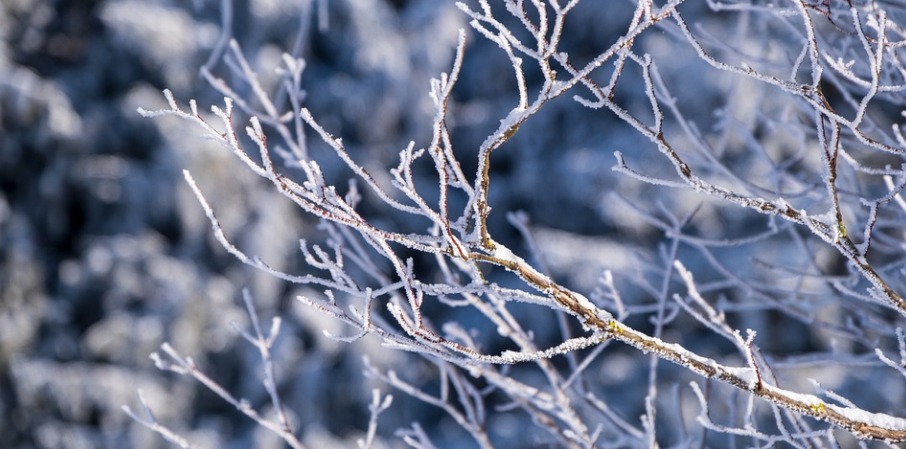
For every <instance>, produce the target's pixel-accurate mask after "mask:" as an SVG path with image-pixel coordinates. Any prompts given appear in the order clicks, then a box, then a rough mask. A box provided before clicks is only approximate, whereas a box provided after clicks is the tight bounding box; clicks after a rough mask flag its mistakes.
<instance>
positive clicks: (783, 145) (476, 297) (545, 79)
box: [106, 0, 906, 448]
mask: <svg viewBox="0 0 906 449" xmlns="http://www.w3.org/2000/svg"><path fill="white" fill-rule="evenodd" d="M133 6H134V5H133ZM207 7H213V5H207ZM219 8H220V9H219V13H220V14H221V16H220V17H221V22H220V23H219V24H216V25H215V24H208V25H209V27H210V28H207V29H206V30H200V31H199V35H200V36H203V37H204V39H206V40H205V42H206V43H205V44H200V46H201V47H206V48H209V49H210V53H209V57H208V58H207V61H206V63H205V64H204V65H203V66H202V68H201V71H200V73H201V77H202V79H204V80H205V81H206V83H207V84H208V85H209V86H211V87H213V88H214V90H215V91H216V92H217V95H218V96H219V97H222V98H223V99H222V100H219V99H216V98H217V97H212V96H211V95H210V94H209V93H197V92H193V89H192V88H191V87H190V84H191V82H190V81H186V80H183V81H185V84H184V85H178V86H173V88H174V91H175V93H174V92H173V91H171V90H165V91H164V96H163V100H164V101H163V102H160V103H159V105H158V106H152V105H153V104H155V103H153V102H154V101H158V102H159V100H151V99H149V100H147V102H145V103H143V104H142V105H141V108H139V112H140V113H141V114H142V115H143V116H145V117H155V120H154V123H155V124H156V125H157V126H158V130H159V131H160V133H161V134H162V135H164V136H165V137H164V139H165V141H166V145H170V146H173V147H176V148H177V150H178V152H179V153H186V154H188V155H187V156H184V158H185V159H184V161H185V163H184V166H186V167H187V170H185V171H184V172H183V174H184V178H185V181H186V185H187V186H188V187H187V189H185V190H184V192H185V196H184V197H183V200H189V199H190V198H189V197H191V200H192V201H193V202H194V203H195V204H200V206H201V207H200V209H199V208H198V207H197V206H196V207H194V214H195V217H194V218H188V217H186V218H183V220H186V221H187V222H188V223H190V224H188V225H186V226H187V227H190V226H194V228H193V229H200V226H204V227H205V228H206V229H209V230H211V231H210V232H207V234H208V236H209V238H210V239H212V240H216V242H217V244H218V245H219V246H217V248H216V249H212V250H211V252H214V253H215V255H213V256H212V257H213V258H215V259H217V258H221V259H220V260H223V259H226V257H224V254H225V253H228V254H229V255H230V256H231V257H232V258H233V259H235V260H238V261H239V262H241V263H242V264H244V266H245V267H246V268H249V267H250V268H252V269H254V270H242V269H239V268H232V269H231V270H233V271H230V272H229V273H232V274H233V275H231V276H226V277H227V278H228V279H229V280H230V281H232V282H235V283H239V282H247V284H248V285H245V287H248V289H247V290H245V291H243V293H242V294H241V295H234V296H241V299H240V300H238V301H236V302H235V303H234V304H232V305H225V302H223V301H221V302H220V303H218V304H219V305H218V306H217V307H209V308H206V307H201V310H199V311H197V312H196V313H201V314H204V315H205V316H207V317H209V319H210V320H211V321H212V322H213V323H215V324H210V325H209V326H211V327H206V328H205V331H204V332H203V333H202V335H200V336H197V337H196V336H194V335H195V334H194V332H199V331H198V330H195V331H190V330H189V327H188V326H182V327H180V328H176V327H174V328H173V329H171V330H170V331H169V332H167V333H168V335H172V338H168V339H167V340H169V343H164V344H163V345H162V346H161V348H160V350H159V351H158V352H155V353H154V354H153V355H152V359H153V360H154V361H155V363H156V365H157V367H158V368H160V369H162V370H164V371H169V372H175V373H178V374H183V375H186V376H189V377H192V378H194V381H195V382H197V383H194V384H193V385H195V387H183V388H195V389H193V390H192V391H197V392H199V393H198V394H199V401H201V400H202V399H204V398H203V397H202V396H201V395H207V396H208V397H207V398H206V399H204V400H206V401H207V400H210V399H211V398H210V395H211V393H213V394H214V396H216V398H215V399H216V400H214V401H211V402H212V403H218V402H217V401H220V402H219V403H220V404H226V406H225V407H226V408H229V409H232V413H233V414H234V415H235V416H240V415H241V416H242V417H243V418H244V420H243V421H240V420H238V419H237V420H235V421H229V422H230V423H234V424H230V425H226V424H220V425H210V424H207V423H205V421H204V419H198V420H199V421H200V425H198V426H195V425H193V424H194V423H190V422H180V421H179V419H180V418H187V417H189V416H191V415H189V416H187V415H185V414H181V412H180V413H171V414H170V416H166V415H167V413H168V407H167V405H166V400H165V399H162V398H164V397H165V394H164V393H162V392H160V391H157V392H148V391H144V389H143V390H142V394H141V401H140V407H135V404H133V406H132V407H127V408H126V410H127V413H128V414H129V415H130V416H131V417H132V418H133V419H134V420H135V421H136V422H137V423H139V424H141V425H144V426H146V427H147V428H150V429H152V430H154V431H156V432H157V433H159V434H160V435H161V436H162V437H163V440H164V441H167V442H170V443H174V444H176V445H178V446H181V447H208V446H212V447H213V446H225V445H227V444H234V445H238V446H249V445H254V446H256V447H283V445H289V446H290V447H294V448H301V447H325V446H347V447H348V446H353V445H357V446H358V447H362V448H367V447H406V446H410V447H421V448H430V447H482V448H489V447H570V448H592V447H601V448H609V447H656V446H660V447H706V446H710V447H853V446H856V445H860V446H862V447H886V446H892V447H895V445H896V444H897V443H898V442H902V441H906V407H904V404H906V334H904V330H903V323H904V322H906V320H904V318H906V301H904V299H903V296H902V295H903V294H904V292H906V235H904V223H906V200H904V198H903V196H902V192H901V191H902V190H903V188H904V187H906V165H904V162H906V138H904V136H903V126H902V123H903V122H904V114H906V112H904V109H903V107H902V105H903V104H906V102H904V97H906V95H904V92H906V68H904V65H903V63H904V61H906V28H904V27H906V7H903V6H901V5H899V4H898V3H897V2H890V1H874V2H869V1H814V2H812V1H787V2H780V3H777V4H774V3H770V2H761V1H755V0H752V1H726V2H721V1H709V2H691V1H681V0H674V1H666V2H663V1H659V2H654V1H638V2H617V1H614V2H597V1H593V0H586V1H584V2H580V1H566V0H560V1H558V0H549V1H541V0H533V1H515V0H514V1H493V2H492V1H480V0H479V1H464V2H460V3H451V2H412V3H407V2H394V3H384V2H379V1H376V0H375V1H353V0H350V1H346V2H340V1H338V2H327V1H317V2H313V3H312V2H299V4H293V5H291V6H290V5H288V4H284V3H281V2H264V1H261V2H255V1H253V2H249V4H248V5H246V6H242V7H241V8H242V9H240V10H235V9H234V8H237V6H236V5H234V4H233V3H232V2H229V1H224V2H222V4H221V5H219ZM246 8H247V9H246ZM123 11H125V9H124V10H122V11H120V10H117V9H116V8H110V9H108V10H107V16H106V17H107V18H108V19H107V20H109V21H110V22H111V23H120V24H122V23H124V22H126V21H124V20H121V19H117V17H120V18H121V17H125V16H118V15H117V14H118V13H122V12H123ZM129 17H131V16H129ZM245 17H249V18H250V19H249V20H248V21H247V22H245V21H243V20H239V19H240V18H245ZM256 20H258V22H256ZM265 23H273V24H281V25H280V26H279V27H278V26H277V25H274V26H273V28H268V27H266V26H261V24H265ZM287 28H289V29H293V32H292V34H290V35H287V34H286V33H284V32H280V31H277V30H278V29H279V30H285V29H287ZM202 31H203V32H202ZM141 38H142V37H141V36H139V39H141ZM178 79H179V78H177V80H178ZM192 97H196V98H199V100H198V101H196V100H190V99H189V98H192ZM142 98H143V99H146V98H150V97H148V96H143V97H142ZM211 104H213V106H210V105H211ZM172 117H177V118H178V119H179V120H173V119H172ZM199 134H202V135H203V136H204V137H205V138H206V139H207V140H203V141H202V140H199V139H197V138H193V137H192V136H198V135H199ZM218 152H219V153H218ZM215 153H216V154H222V153H229V154H231V155H232V156H233V157H232V158H231V159H230V160H229V161H226V160H224V159H215V156H213V155H214V154H215ZM193 154H194V155H193ZM250 175H254V176H255V177H257V179H253V178H254V177H253V176H250ZM262 185H263V186H266V187H267V189H266V190H267V191H269V192H270V193H268V194H265V193H259V192H264V191H265V190H263V189H256V188H255V186H262ZM237 192H238V195H237ZM237 198H238V199H237ZM203 215H206V216H207V223H204V224H203V225H202V224H201V223H200V220H199V218H200V217H202V216H203ZM205 244H206V243H204V241H203V239H202V240H199V241H196V242H195V243H194V245H195V246H196V247H198V246H204V245H205ZM189 246H191V245H189ZM219 263H220V264H222V265H223V266H230V265H229V264H230V263H231V262H227V261H222V262H219ZM251 271H256V272H258V275H257V276H256V275H253V274H251ZM262 279H263V280H262ZM227 296H229V295H227ZM195 300H197V301H204V299H203V296H196V297H195ZM264 315H267V316H268V317H271V316H273V318H271V319H259V316H264ZM216 323H219V326H218V324H216ZM231 323H232V325H231ZM180 331H182V333H180ZM234 331H235V332H234ZM237 335H238V336H239V339H240V340H241V341H242V342H243V343H244V345H234V344H233V343H232V341H233V340H232V339H236V336H237ZM199 342H201V343H199ZM213 348H219V349H213ZM196 351H198V352H199V353H201V352H204V351H210V352H212V353H218V352H219V355H218V357H220V358H224V359H230V358H231V357H232V358H233V360H234V363H240V362H241V363H242V366H243V367H244V369H243V370H242V371H241V372H237V373H225V372H223V366H222V365H221V364H219V363H218V362H217V361H216V357H210V359H209V360H203V361H202V362H198V361H196V360H198V357H197V355H198V354H196ZM174 385H186V382H185V380H183V381H181V382H180V381H178V380H177V381H175V382H174ZM210 407H214V406H210ZM170 411H171V412H172V410H170ZM224 413H227V412H224ZM174 415H175V416H174ZM195 416H204V413H199V414H198V415H195ZM240 422H241V423H245V424H235V423H240ZM249 423H251V424H249ZM243 425H245V426H247V427H248V426H249V425H250V427H251V428H252V429H254V430H235V429H233V430H228V429H232V428H233V427H237V426H238V427H240V428H241V426H243ZM198 427H201V428H204V429H206V430H205V431H199V430H197V429H193V428H198ZM227 442H232V443H227Z"/></svg>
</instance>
